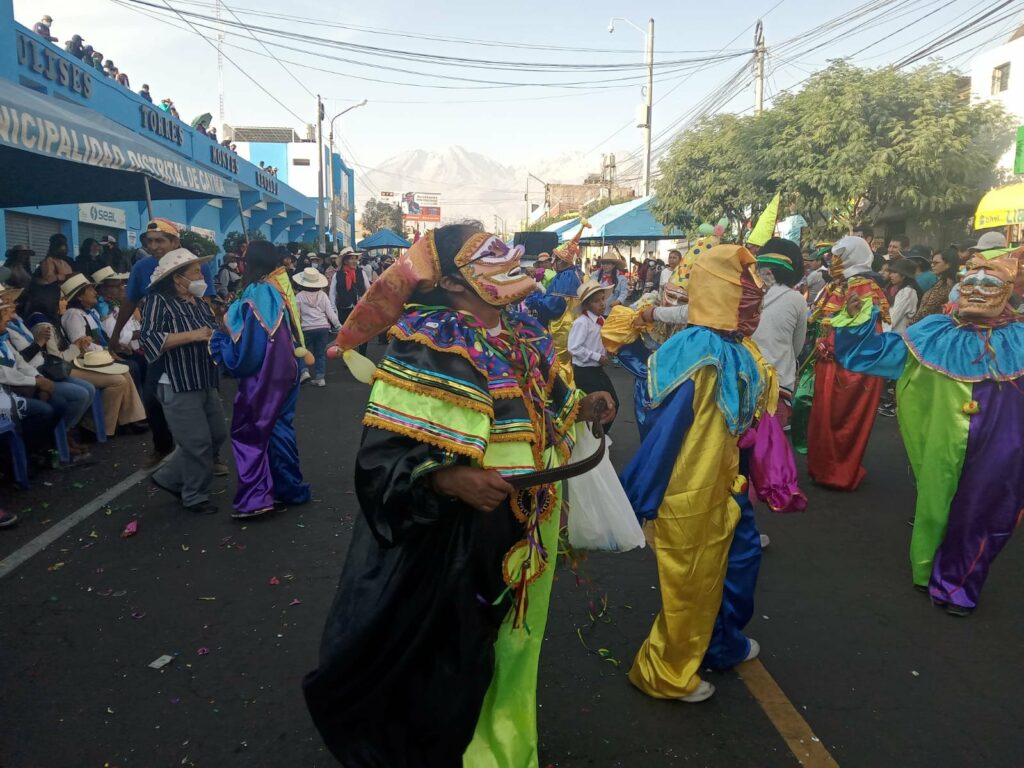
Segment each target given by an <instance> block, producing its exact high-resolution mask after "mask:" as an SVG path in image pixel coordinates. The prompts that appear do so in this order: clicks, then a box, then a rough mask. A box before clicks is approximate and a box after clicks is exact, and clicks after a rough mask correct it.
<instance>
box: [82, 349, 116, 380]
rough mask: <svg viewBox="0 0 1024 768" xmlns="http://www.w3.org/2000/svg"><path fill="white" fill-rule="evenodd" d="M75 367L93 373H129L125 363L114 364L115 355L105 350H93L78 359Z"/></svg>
mask: <svg viewBox="0 0 1024 768" xmlns="http://www.w3.org/2000/svg"><path fill="white" fill-rule="evenodd" d="M74 365H75V367H76V368H81V369H82V370H83V371H92V372H93V373H113V374H115V375H120V374H122V373H128V366H127V365H125V364H124V363H116V362H114V357H113V355H111V354H110V353H109V352H107V350H105V349H98V350H93V351H92V352H86V353H85V354H84V355H82V356H80V357H76V358H75V363H74Z"/></svg>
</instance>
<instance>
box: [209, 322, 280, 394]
mask: <svg viewBox="0 0 1024 768" xmlns="http://www.w3.org/2000/svg"><path fill="white" fill-rule="evenodd" d="M242 312H243V315H244V321H243V325H242V332H241V333H240V334H239V336H238V341H234V340H232V338H231V337H230V336H229V335H228V334H227V333H225V332H224V331H215V332H214V334H213V337H212V338H211V339H210V354H211V355H213V359H214V361H215V362H216V363H217V365H219V366H221V367H222V368H223V369H224V370H225V371H227V372H228V373H229V374H230V375H231V376H232V377H234V378H236V379H244V378H247V377H249V376H253V375H255V374H256V373H257V372H258V371H259V369H260V368H261V367H262V366H263V360H264V358H265V357H266V354H267V343H268V342H269V340H270V337H269V336H268V335H267V331H266V329H264V327H263V325H262V324H261V323H260V321H259V320H258V319H257V318H256V316H255V315H254V314H253V312H252V310H251V308H249V307H244V308H243V310H242Z"/></svg>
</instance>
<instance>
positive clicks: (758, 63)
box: [754, 19, 766, 115]
mask: <svg viewBox="0 0 1024 768" xmlns="http://www.w3.org/2000/svg"><path fill="white" fill-rule="evenodd" d="M765 51H766V49H765V45H764V25H763V24H762V23H761V20H760V19H758V20H757V27H756V28H755V29H754V110H755V114H758V115H760V114H761V113H762V112H764V57H765Z"/></svg>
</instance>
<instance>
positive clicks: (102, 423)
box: [92, 388, 107, 443]
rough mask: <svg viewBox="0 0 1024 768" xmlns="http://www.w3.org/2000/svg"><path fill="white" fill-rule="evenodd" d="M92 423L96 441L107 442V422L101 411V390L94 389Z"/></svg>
mask: <svg viewBox="0 0 1024 768" xmlns="http://www.w3.org/2000/svg"><path fill="white" fill-rule="evenodd" d="M92 425H93V427H95V428H96V442H97V443H105V442H107V426H106V425H107V422H106V419H105V418H104V413H103V390H102V389H99V388H97V389H96V397H94V398H93V399H92Z"/></svg>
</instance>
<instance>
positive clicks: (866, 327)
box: [835, 309, 907, 379]
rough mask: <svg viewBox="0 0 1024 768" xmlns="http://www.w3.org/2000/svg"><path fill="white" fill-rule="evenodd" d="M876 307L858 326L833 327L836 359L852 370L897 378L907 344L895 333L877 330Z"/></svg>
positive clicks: (884, 377) (903, 362) (900, 372)
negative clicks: (869, 316) (868, 319)
mask: <svg viewBox="0 0 1024 768" xmlns="http://www.w3.org/2000/svg"><path fill="white" fill-rule="evenodd" d="M877 323H878V310H877V309H875V310H874V311H873V312H872V313H871V320H870V321H868V322H866V323H862V324H861V325H856V326H854V325H850V326H844V327H842V328H836V329H835V333H836V341H835V345H836V360H837V361H838V362H839V364H840V365H841V366H843V368H846V369H847V370H849V371H853V372H854V373H866V374H868V375H870V376H879V377H881V378H883V379H898V378H899V377H900V376H902V375H903V368H904V367H905V366H906V364H907V344H906V342H904V341H903V337H902V336H900V335H899V334H898V333H879V332H878V331H876V330H875V328H876V327H877Z"/></svg>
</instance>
